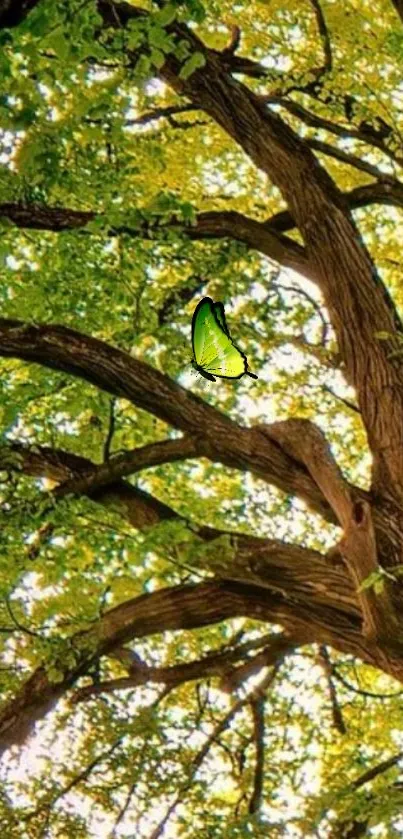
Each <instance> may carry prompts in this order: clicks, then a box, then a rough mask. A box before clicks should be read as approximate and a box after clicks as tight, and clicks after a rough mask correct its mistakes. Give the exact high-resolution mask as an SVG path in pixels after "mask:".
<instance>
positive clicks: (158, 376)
mask: <svg viewBox="0 0 403 839" xmlns="http://www.w3.org/2000/svg"><path fill="white" fill-rule="evenodd" d="M0 356H5V357H12V358H21V359H24V360H26V361H33V362H36V363H39V364H43V365H45V366H46V367H51V368H54V369H56V370H64V371H65V372H68V373H70V374H71V375H74V376H79V377H81V378H83V379H86V380H87V381H89V382H91V383H92V384H94V385H96V386H97V387H100V388H102V389H103V390H105V391H107V392H109V393H112V394H113V395H115V396H119V397H124V398H126V399H129V400H130V401H131V402H133V403H134V404H135V405H137V406H138V407H139V408H142V409H143V410H146V411H149V412H150V413H152V414H154V415H155V416H158V417H159V418H160V419H162V420H164V421H165V422H167V423H169V424H171V425H172V426H174V427H175V428H178V429H180V430H181V431H183V432H185V433H187V434H188V435H190V436H192V437H194V438H197V440H198V444H197V445H198V453H199V455H200V454H202V455H203V456H205V457H208V458H209V459H210V460H213V461H216V462H219V463H224V464H225V465H227V466H229V467H231V468H236V469H241V470H245V469H248V470H249V471H251V472H252V473H254V474H255V475H258V476H259V477H261V478H262V479H263V480H266V481H268V482H270V483H273V484H274V485H275V486H277V487H279V488H280V489H283V490H284V491H285V492H288V493H293V494H296V495H299V496H300V497H301V498H303V499H304V500H305V501H306V502H307V503H308V504H309V505H310V506H311V507H312V508H313V509H316V511H318V512H319V513H320V514H322V515H324V517H325V518H328V519H329V520H330V521H334V515H333V514H332V513H330V512H329V505H328V503H327V502H324V499H323V494H322V492H321V491H320V490H319V489H318V487H317V486H316V485H315V483H314V482H313V481H312V479H311V478H310V477H309V475H308V473H307V471H306V469H305V468H304V467H301V465H298V464H296V462H295V461H294V460H293V459H292V457H289V456H287V455H284V454H283V453H282V451H281V448H280V447H279V446H278V445H275V444H273V443H272V442H271V441H270V440H269V438H268V437H267V436H266V435H262V433H261V432H260V430H259V429H248V428H245V427H242V426H238V425H237V424H236V423H234V422H233V421H232V420H230V419H229V418H228V417H225V416H224V415H223V414H221V413H220V412H219V411H217V410H216V409H215V408H213V407H212V406H210V405H208V404H207V403H204V402H203V401H202V400H201V399H200V398H199V397H197V396H195V395H194V394H192V393H190V392H188V391H186V390H185V389H184V388H183V387H181V386H180V385H178V384H176V383H175V382H174V381H172V380H171V379H168V378H167V377H166V376H164V375H163V374H162V373H159V372H158V370H155V369H154V368H152V367H150V366H149V365H147V364H145V363H144V362H142V361H139V360H138V359H135V358H133V357H131V356H130V355H128V354H127V353H125V352H122V351H121V350H118V349H115V348H114V347H111V346H109V345H108V344H105V343H103V342H102V341H98V340H96V339H95V338H90V337H89V336H86V335H83V334H81V333H79V332H76V331H74V330H72V329H68V328H66V327H62V326H30V325H28V324H24V323H21V322H20V321H11V320H5V319H0ZM363 496H364V497H365V493H363Z"/></svg>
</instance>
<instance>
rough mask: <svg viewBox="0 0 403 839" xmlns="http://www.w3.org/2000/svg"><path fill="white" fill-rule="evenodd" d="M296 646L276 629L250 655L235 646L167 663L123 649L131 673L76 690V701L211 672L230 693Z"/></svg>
mask: <svg viewBox="0 0 403 839" xmlns="http://www.w3.org/2000/svg"><path fill="white" fill-rule="evenodd" d="M245 646H248V645H245ZM261 646H262V645H261ZM295 646H297V645H296V644H295V643H293V641H292V639H291V638H290V636H288V635H287V634H286V633H277V634H276V635H272V636H271V638H270V640H269V641H268V643H267V644H266V645H265V646H264V649H263V650H262V651H261V652H260V653H258V654H257V655H255V656H253V657H251V658H248V657H247V656H246V655H245V653H242V650H238V649H237V648H236V647H235V649H233V650H228V651H226V652H220V651H219V652H217V653H209V654H208V655H206V656H204V658H200V659H196V660H194V661H189V662H184V663H178V664H174V665H171V666H166V667H164V666H160V667H155V666H152V665H149V664H146V662H145V661H143V660H142V659H141V658H140V656H138V655H137V653H133V652H132V651H131V650H126V649H123V650H121V651H120V654H119V653H118V655H116V658H118V659H119V660H122V661H125V663H126V666H127V668H128V670H129V675H127V676H123V677H121V678H117V679H109V680H107V681H105V682H100V683H99V684H91V685H85V686H84V687H82V688H79V690H77V691H76V693H75V694H74V697H73V701H74V702H75V703H78V702H83V701H87V700H88V699H90V698H92V697H93V696H99V695H100V694H101V693H113V692H114V691H117V690H130V689H132V688H134V687H138V686H139V685H146V684H149V683H151V684H165V685H166V686H169V687H175V686H177V685H181V684H184V683H185V682H190V681H195V680H198V679H204V678H206V677H208V676H219V677H221V680H223V681H222V682H221V687H222V688H224V689H225V690H226V691H227V692H228V693H229V692H231V691H233V690H235V689H236V688H238V687H239V686H240V685H241V684H242V682H243V681H245V680H246V679H247V678H249V677H250V676H251V675H256V674H258V673H259V672H260V670H262V669H263V668H264V667H271V666H273V665H274V664H276V662H277V660H278V659H279V658H280V657H283V656H284V655H285V654H286V653H287V652H292V650H294V649H295ZM112 657H114V656H112ZM242 659H246V663H245V664H243V665H240V666H239V667H237V668H234V667H233V666H232V665H233V662H235V661H240V660H242ZM240 671H242V672H240Z"/></svg>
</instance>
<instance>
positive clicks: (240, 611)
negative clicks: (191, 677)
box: [0, 539, 403, 750]
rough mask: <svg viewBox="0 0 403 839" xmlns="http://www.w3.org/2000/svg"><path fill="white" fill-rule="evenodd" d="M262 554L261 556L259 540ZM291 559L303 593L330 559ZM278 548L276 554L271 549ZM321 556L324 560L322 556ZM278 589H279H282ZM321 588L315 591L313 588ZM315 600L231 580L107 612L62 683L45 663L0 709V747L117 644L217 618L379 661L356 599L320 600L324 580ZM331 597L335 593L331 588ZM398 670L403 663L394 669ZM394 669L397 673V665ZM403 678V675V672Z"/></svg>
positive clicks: (86, 636)
mask: <svg viewBox="0 0 403 839" xmlns="http://www.w3.org/2000/svg"><path fill="white" fill-rule="evenodd" d="M258 541H259V542H260V544H259V548H258V553H259V555H260V561H262V550H261V548H262V544H261V543H262V541H263V540H258ZM250 544H251V555H252V556H253V551H254V540H253V539H251V540H250ZM278 544H279V546H280V550H281V551H282V554H283V558H284V557H285V556H286V553H287V546H285V545H281V543H278ZM289 547H290V548H291V557H289V559H290V560H291V561H290V566H291V564H293V565H294V566H295V567H294V568H293V571H292V573H294V574H296V575H297V576H299V578H300V581H301V584H302V586H303V588H304V591H305V592H306V589H307V584H308V587H309V583H308V580H309V573H310V571H309V568H310V561H311V559H313V562H314V563H315V562H318V561H319V562H322V563H323V567H322V569H321V570H320V571H319V569H318V570H317V572H316V573H317V576H318V579H319V578H320V579H321V580H324V579H325V577H326V572H325V570H324V569H325V566H326V560H325V559H324V558H323V557H322V558H320V554H317V553H316V552H314V551H313V552H312V551H308V550H307V551H304V549H299V552H300V559H301V561H302V562H300V563H298V564H296V563H295V558H293V556H292V549H293V546H289ZM274 552H275V551H274ZM318 558H319V559H318ZM337 573H338V574H339V576H340V580H342V578H343V572H342V571H341V570H339V571H338V572H337V571H336V569H333V571H332V574H331V576H332V577H333V578H334V577H335V574H336V575H337ZM279 587H280V586H279ZM316 589H318V590H317V592H316V593H315V590H316ZM311 590H312V593H313V601H314V602H315V604H316V605H315V606H314V605H313V602H309V600H308V601H307V600H306V597H305V594H304V597H303V598H301V600H300V601H299V602H298V600H297V598H292V597H290V598H289V599H287V597H284V596H282V595H281V594H279V593H276V592H275V591H273V590H272V589H271V587H267V588H266V587H264V588H262V587H258V586H254V585H251V584H247V583H238V582H236V581H232V580H221V581H219V580H213V581H212V582H208V583H201V584H198V585H187V586H175V587H172V588H167V589H164V590H163V591H157V592H153V593H152V594H145V595H141V596H140V597H137V598H134V599H133V600H129V601H127V602H126V603H123V604H121V605H120V606H117V607H116V608H114V609H112V610H110V611H109V612H107V613H106V614H105V615H104V616H103V617H102V618H101V619H100V620H99V621H98V622H97V624H95V625H94V626H92V627H91V629H90V630H88V631H87V632H80V633H78V634H77V635H76V636H74V637H73V638H72V639H71V640H70V644H71V646H72V648H73V649H74V653H75V656H74V657H75V663H74V666H72V665H71V664H70V665H66V664H65V660H64V658H61V660H60V661H58V662H57V668H58V670H60V671H61V672H62V673H63V678H62V679H61V681H60V682H57V683H55V682H52V681H50V679H49V678H48V675H47V672H46V668H45V667H40V668H39V669H38V670H36V671H35V672H34V673H33V675H32V676H31V677H30V678H29V679H28V680H27V682H25V684H24V685H23V686H22V688H21V689H20V691H19V693H18V694H17V695H16V696H15V697H14V698H13V700H12V701H11V702H10V703H8V704H7V705H6V706H5V707H4V708H3V711H2V713H0V744H1V747H2V750H4V749H6V748H8V747H9V746H11V745H13V744H19V743H22V742H23V741H24V739H25V738H26V737H27V736H28V735H29V733H30V732H31V731H32V727H33V725H34V723H35V721H37V720H39V719H41V718H43V717H44V716H45V715H46V713H47V712H48V711H49V710H50V709H51V708H52V707H53V706H54V704H55V703H56V702H57V701H58V699H59V698H60V697H61V696H62V695H63V694H64V693H65V692H66V691H67V690H68V689H69V688H71V687H72V685H73V684H74V683H75V682H76V681H77V679H78V678H80V676H82V675H84V674H85V673H86V672H87V671H88V669H89V668H90V667H91V664H92V663H93V662H94V661H95V660H96V659H98V658H99V657H100V656H103V655H108V654H109V653H110V652H111V651H112V650H113V649H114V648H116V647H121V646H122V644H125V643H127V642H128V641H129V640H132V639H133V638H141V637H145V636H147V635H153V634H155V633H157V632H163V631H167V630H174V629H194V628H196V627H202V626H207V625H211V624H213V623H217V622H219V621H222V620H225V619H227V618H230V617H236V616H249V617H252V618H254V619H257V620H265V621H270V622H274V623H281V624H283V625H284V627H285V628H286V630H287V631H288V632H290V633H291V634H292V635H293V637H296V638H299V639H302V640H305V641H309V640H312V638H313V637H316V634H317V632H318V630H319V628H320V633H319V634H320V637H319V641H321V642H323V643H330V644H333V645H334V646H335V647H336V648H337V649H342V650H343V651H344V652H349V653H351V654H353V655H359V656H360V657H362V658H364V660H365V659H366V660H368V661H370V662H371V663H374V651H373V648H371V647H369V646H368V645H367V644H366V642H365V640H364V639H363V638H362V636H361V632H360V626H359V619H358V618H357V617H356V613H355V607H354V601H353V600H351V612H350V614H348V612H347V611H340V610H338V608H337V605H336V603H337V602H339V603H340V601H338V599H337V597H336V600H335V604H334V605H335V608H332V606H329V605H321V600H322V603H323V600H324V597H323V592H321V590H320V586H319V584H316V583H314V584H313V586H312V587H311ZM329 593H330V596H331V597H332V594H331V592H330V589H329ZM399 666H400V672H401V665H399V664H398V665H397V668H398V669H399ZM393 672H396V670H393ZM401 676H402V678H403V673H402V672H401Z"/></svg>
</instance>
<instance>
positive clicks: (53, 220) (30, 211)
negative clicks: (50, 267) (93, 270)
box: [0, 203, 315, 279]
mask: <svg viewBox="0 0 403 839" xmlns="http://www.w3.org/2000/svg"><path fill="white" fill-rule="evenodd" d="M1 216H3V217H4V218H8V219H9V220H10V221H12V222H13V224H15V225H16V226H17V227H20V228H24V229H31V230H49V231H53V232H55V233H59V232H61V231H63V230H83V232H85V227H86V225H87V224H89V223H90V222H91V221H94V219H97V218H101V216H100V215H99V214H97V213H95V212H92V211H82V210H71V209H68V208H60V207H47V206H45V205H42V204H35V203H32V204H23V203H3V204H0V217H1ZM167 229H171V230H178V231H180V232H181V233H182V234H183V235H184V236H186V237H187V238H188V239H192V240H198V239H200V240H203V239H222V238H232V239H236V240H237V241H238V242H242V243H243V244H245V245H247V247H249V248H253V249H255V250H257V251H260V253H263V254H264V255H265V256H268V257H269V259H272V260H273V261H274V262H278V263H279V264H280V265H284V266H285V267H287V268H292V269H293V270H294V271H298V272H299V273H300V274H303V275H304V276H306V277H308V278H310V279H314V275H315V272H314V270H313V268H312V266H311V265H310V263H309V260H308V258H307V255H306V253H305V250H304V248H303V247H301V245H299V244H298V243H297V242H294V241H293V240H292V239H289V238H288V237H287V236H283V235H281V233H277V232H276V231H275V230H273V231H271V230H268V229H267V228H266V226H264V225H263V224H262V223H261V222H258V221H255V220H254V219H252V218H248V217H247V216H244V215H242V213H238V212H237V211H235V210H233V211H222V212H221V211H212V212H206V213H199V215H198V216H197V217H196V219H195V222H194V223H193V224H192V225H184V224H183V223H180V222H178V220H177V219H175V218H173V219H172V220H171V221H170V222H166V223H164V225H162V226H161V225H155V224H154V225H153V224H152V223H151V222H147V221H144V223H143V224H141V225H139V227H130V225H122V226H114V227H111V228H109V230H107V231H106V235H108V236H119V235H123V234H125V235H126V236H131V237H136V238H145V239H147V238H151V237H152V238H153V239H154V238H155V236H156V235H157V233H159V234H161V233H162V234H163V233H164V231H166V230H167Z"/></svg>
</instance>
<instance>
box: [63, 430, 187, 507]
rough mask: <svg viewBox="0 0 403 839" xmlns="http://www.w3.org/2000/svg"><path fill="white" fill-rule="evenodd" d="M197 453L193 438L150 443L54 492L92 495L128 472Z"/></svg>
mask: <svg viewBox="0 0 403 839" xmlns="http://www.w3.org/2000/svg"><path fill="white" fill-rule="evenodd" d="M196 455H197V445H196V442H195V441H194V440H192V439H191V438H189V437H181V438H180V439H179V440H161V441H160V442H158V443H149V444H148V445H146V446H142V447H139V448H137V449H133V450H132V451H127V452H123V453H122V454H118V455H115V456H114V457H111V458H110V459H109V460H107V461H106V462H105V463H101V464H100V465H99V466H93V467H92V468H91V469H90V470H89V471H88V472H86V473H84V474H80V475H79V476H77V477H73V478H70V479H68V480H67V481H65V482H64V483H62V484H60V485H59V486H58V487H56V489H55V490H54V492H53V495H54V496H55V497H56V498H63V497H64V496H66V495H70V494H72V495H81V494H85V495H92V494H93V493H94V491H95V490H98V489H100V488H101V487H104V486H107V485H108V484H113V483H115V482H116V481H117V480H119V478H124V477H125V476H126V475H133V474H134V473H135V472H140V471H141V470H142V469H149V468H150V467H151V466H158V465H160V464H163V463H175V462H177V461H181V460H186V459H187V458H190V457H195V456H196Z"/></svg>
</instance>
